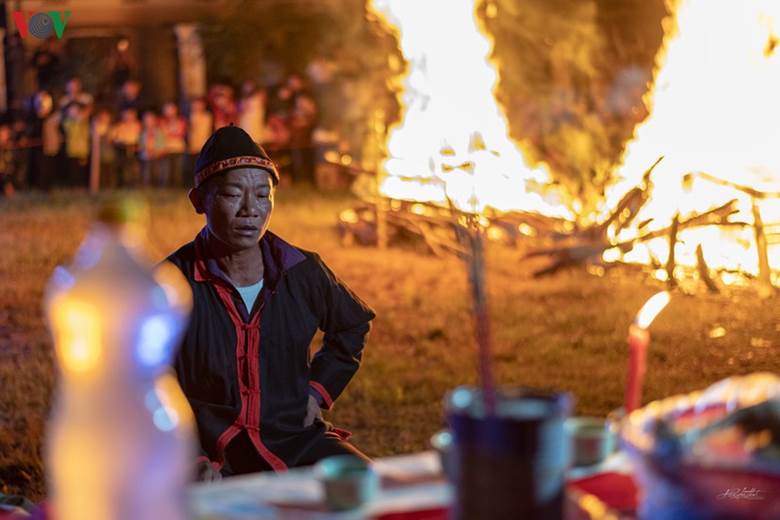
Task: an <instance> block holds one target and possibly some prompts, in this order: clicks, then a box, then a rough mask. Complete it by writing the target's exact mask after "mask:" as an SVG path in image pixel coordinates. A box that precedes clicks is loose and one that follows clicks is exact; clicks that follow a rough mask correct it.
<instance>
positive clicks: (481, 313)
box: [466, 215, 496, 416]
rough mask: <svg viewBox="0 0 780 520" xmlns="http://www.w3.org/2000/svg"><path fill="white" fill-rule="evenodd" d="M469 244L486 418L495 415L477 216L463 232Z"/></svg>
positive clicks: (481, 232)
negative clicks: (465, 233)
mask: <svg viewBox="0 0 780 520" xmlns="http://www.w3.org/2000/svg"><path fill="white" fill-rule="evenodd" d="M466 232H467V238H468V242H469V248H468V249H469V253H470V255H469V261H468V263H467V268H468V276H469V282H470V283H469V285H470V286H471V298H472V301H473V304H474V322H475V327H474V328H475V333H476V339H477V347H478V350H479V376H480V381H481V383H482V392H483V395H484V398H485V411H486V412H487V415H488V416H492V415H495V411H496V392H495V383H494V381H493V370H492V367H491V361H492V359H491V355H490V350H491V335H490V320H489V317H488V304H487V291H486V289H485V258H484V244H483V231H482V228H481V226H480V224H479V219H478V217H477V216H476V215H473V216H470V217H469V225H468V228H467V230H466Z"/></svg>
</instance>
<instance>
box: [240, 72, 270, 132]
mask: <svg viewBox="0 0 780 520" xmlns="http://www.w3.org/2000/svg"><path fill="white" fill-rule="evenodd" d="M238 126H240V127H241V128H243V129H244V130H245V131H246V133H248V134H249V136H250V137H251V138H252V140H253V141H254V142H256V143H258V144H259V143H263V142H265V92H264V91H262V90H259V89H258V88H257V87H256V86H255V84H254V83H253V82H251V81H245V82H244V84H243V85H242V86H241V100H240V101H239V103H238Z"/></svg>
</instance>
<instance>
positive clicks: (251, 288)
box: [233, 278, 263, 312]
mask: <svg viewBox="0 0 780 520" xmlns="http://www.w3.org/2000/svg"><path fill="white" fill-rule="evenodd" d="M233 287H235V288H236V290H237V291H238V294H240V295H241V299H242V300H244V305H246V311H247V312H252V306H253V305H254V304H255V300H256V299H257V295H258V294H260V289H262V288H263V279H262V278H260V281H259V282H257V283H256V284H254V285H247V286H246V287H238V286H237V285H234V286H233Z"/></svg>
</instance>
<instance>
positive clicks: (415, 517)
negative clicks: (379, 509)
mask: <svg viewBox="0 0 780 520" xmlns="http://www.w3.org/2000/svg"><path fill="white" fill-rule="evenodd" d="M374 520H447V508H444V507H440V508H435V509H424V510H422V511H410V512H408V513H387V514H384V515H380V516H377V517H376V518H375V519H374Z"/></svg>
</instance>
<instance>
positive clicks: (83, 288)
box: [45, 201, 195, 520]
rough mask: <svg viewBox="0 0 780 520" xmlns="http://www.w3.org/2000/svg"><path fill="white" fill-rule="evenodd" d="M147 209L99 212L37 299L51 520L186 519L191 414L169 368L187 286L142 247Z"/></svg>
mask: <svg viewBox="0 0 780 520" xmlns="http://www.w3.org/2000/svg"><path fill="white" fill-rule="evenodd" d="M145 215H146V208H145V207H144V206H143V205H141V204H139V203H138V202H133V201H123V202H121V203H117V204H115V205H113V206H112V207H109V208H107V209H106V210H104V211H103V214H102V217H101V221H100V222H98V223H95V224H94V225H93V226H92V228H91V230H90V231H89V234H88V235H87V237H86V239H85V240H84V242H83V243H82V245H81V247H80V249H79V250H78V252H77V254H76V257H75V259H74V263H73V265H72V266H71V267H70V268H67V269H66V268H62V267H58V268H57V269H56V270H55V273H54V275H53V277H52V279H51V281H50V282H49V286H48V289H47V292H46V296H45V309H46V315H47V318H48V320H49V325H50V327H51V330H52V333H53V336H54V342H55V349H56V353H57V360H58V364H59V368H60V374H59V375H60V378H59V388H58V392H57V394H56V396H55V404H54V408H53V412H52V416H51V418H50V422H49V426H48V439H47V446H46V461H47V473H48V478H49V491H50V494H51V500H52V506H53V509H54V514H55V515H56V517H57V519H58V520H77V519H78V520H146V519H165V520H178V519H182V520H183V519H185V518H188V514H187V503H186V495H185V493H186V485H187V483H188V482H189V480H190V478H191V473H192V470H193V461H194V459H195V448H194V447H195V444H194V433H193V432H194V420H193V417H192V411H191V409H190V408H189V405H188V403H187V401H186V398H185V397H184V394H183V393H182V391H181V389H180V388H179V386H178V383H177V381H176V378H175V376H174V375H173V374H172V373H171V372H170V371H169V368H168V367H169V363H170V361H171V358H172V355H173V353H174V352H173V350H174V349H175V348H176V346H177V345H178V342H179V339H180V337H181V334H182V332H183V330H184V328H185V326H186V324H187V319H188V316H189V312H190V310H191V305H192V293H191V291H190V288H189V285H188V284H187V282H186V280H185V279H184V277H183V276H182V275H181V273H180V272H179V271H178V270H177V269H176V267H174V266H172V265H167V264H166V265H164V266H162V267H161V268H158V269H156V270H153V268H152V265H151V263H149V261H148V260H147V259H146V258H145V255H144V254H143V244H144V240H143V238H144V237H143V233H142V231H141V229H142V225H143V224H144V222H143V220H144V219H143V217H144V216H145Z"/></svg>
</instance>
